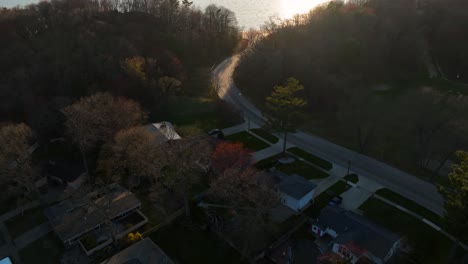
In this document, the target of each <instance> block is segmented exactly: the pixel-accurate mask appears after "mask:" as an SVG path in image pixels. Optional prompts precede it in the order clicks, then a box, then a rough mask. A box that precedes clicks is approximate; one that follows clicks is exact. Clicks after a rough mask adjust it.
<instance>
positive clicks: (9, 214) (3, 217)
mask: <svg viewBox="0 0 468 264" xmlns="http://www.w3.org/2000/svg"><path fill="white" fill-rule="evenodd" d="M38 206H39V201H37V200H36V201H32V202H30V203H27V204H25V205H23V206H21V207H18V208H16V209H14V210H11V211H9V212H7V213H4V214H3V215H1V216H0V222H5V221H6V220H8V219H10V218H12V217H14V216H16V215H19V214H21V213H22V212H24V211H27V210H29V209H32V208H35V207H38Z"/></svg>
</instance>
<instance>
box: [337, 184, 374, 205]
mask: <svg viewBox="0 0 468 264" xmlns="http://www.w3.org/2000/svg"><path fill="white" fill-rule="evenodd" d="M371 196H372V193H371V192H369V191H368V190H366V189H363V188H361V187H359V186H355V187H352V188H351V189H349V190H347V191H346V192H344V193H343V194H341V197H343V202H342V203H341V207H343V208H344V209H346V210H355V209H358V208H359V206H361V204H363V203H364V202H365V201H366V200H367V199H369V197H371Z"/></svg>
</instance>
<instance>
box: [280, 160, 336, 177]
mask: <svg viewBox="0 0 468 264" xmlns="http://www.w3.org/2000/svg"><path fill="white" fill-rule="evenodd" d="M276 168H277V169H278V170H280V171H282V172H284V173H286V174H288V175H292V174H298V175H300V176H302V177H304V178H306V179H309V180H314V179H323V178H327V177H328V176H329V175H328V174H327V173H325V172H323V171H321V170H319V169H317V168H315V167H312V166H310V165H309V164H307V163H305V162H303V161H300V160H295V161H294V162H293V163H291V164H278V165H277V166H276Z"/></svg>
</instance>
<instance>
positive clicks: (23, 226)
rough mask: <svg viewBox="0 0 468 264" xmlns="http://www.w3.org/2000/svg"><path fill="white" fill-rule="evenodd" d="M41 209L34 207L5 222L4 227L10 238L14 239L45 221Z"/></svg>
mask: <svg viewBox="0 0 468 264" xmlns="http://www.w3.org/2000/svg"><path fill="white" fill-rule="evenodd" d="M42 210H43V209H42V207H40V206H39V207H36V208H33V209H29V210H27V211H25V212H24V213H23V214H21V213H20V214H18V215H16V216H14V217H12V218H10V219H8V220H7V221H5V225H6V227H7V229H8V232H10V235H11V237H12V238H16V237H18V236H20V235H22V234H24V233H25V232H26V231H29V230H31V229H32V228H34V227H36V226H38V225H40V224H42V223H44V222H46V221H47V218H46V216H45V215H44V213H43V211H42Z"/></svg>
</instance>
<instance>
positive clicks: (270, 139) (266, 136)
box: [250, 128, 278, 144]
mask: <svg viewBox="0 0 468 264" xmlns="http://www.w3.org/2000/svg"><path fill="white" fill-rule="evenodd" d="M250 131H251V132H252V133H254V134H256V135H257V136H259V137H261V138H263V139H265V140H266V141H268V142H270V143H272V144H276V143H278V138H277V137H276V136H274V135H272V134H270V133H269V132H268V131H266V130H264V129H261V128H254V129H251V130H250Z"/></svg>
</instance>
